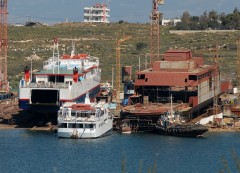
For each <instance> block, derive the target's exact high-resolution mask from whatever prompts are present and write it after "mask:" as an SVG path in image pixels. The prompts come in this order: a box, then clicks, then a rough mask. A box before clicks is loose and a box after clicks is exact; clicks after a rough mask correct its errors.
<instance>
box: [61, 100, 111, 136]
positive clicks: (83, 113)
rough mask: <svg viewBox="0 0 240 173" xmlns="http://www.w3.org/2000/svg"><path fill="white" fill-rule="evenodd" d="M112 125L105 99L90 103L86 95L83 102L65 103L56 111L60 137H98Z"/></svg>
mask: <svg viewBox="0 0 240 173" xmlns="http://www.w3.org/2000/svg"><path fill="white" fill-rule="evenodd" d="M112 126H113V117H112V115H111V114H110V113H109V110H108V103H106V102H105V100H101V101H99V102H98V103H90V99H89V98H88V95H87V96H86V101H85V103H77V104H76V103H72V102H71V103H70V102H69V103H65V104H64V106H63V107H61V108H60V110H59V111H58V130H57V132H58V137H60V138H98V137H101V136H104V135H105V134H106V133H107V132H109V131H110V130H111V129H112Z"/></svg>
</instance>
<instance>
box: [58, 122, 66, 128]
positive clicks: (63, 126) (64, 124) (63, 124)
mask: <svg viewBox="0 0 240 173" xmlns="http://www.w3.org/2000/svg"><path fill="white" fill-rule="evenodd" d="M58 127H59V128H67V123H61V124H59V125H58Z"/></svg>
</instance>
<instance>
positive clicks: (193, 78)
mask: <svg viewBox="0 0 240 173" xmlns="http://www.w3.org/2000/svg"><path fill="white" fill-rule="evenodd" d="M188 80H197V75H189V76H188Z"/></svg>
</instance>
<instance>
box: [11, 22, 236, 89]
mask: <svg viewBox="0 0 240 173" xmlns="http://www.w3.org/2000/svg"><path fill="white" fill-rule="evenodd" d="M149 28H150V25H149V24H127V23H122V24H119V23H111V24H83V23H68V24H57V25H54V26H37V27H25V26H24V27H17V26H10V27H9V51H8V74H9V81H10V85H11V86H12V87H13V89H16V88H17V85H18V81H19V79H20V78H21V77H22V75H23V74H22V72H23V69H24V67H25V66H26V65H28V66H30V60H29V59H31V58H28V57H30V56H33V55H34V58H33V69H41V68H42V63H43V61H44V60H46V59H47V58H48V57H50V56H52V47H53V38H55V37H58V38H59V49H60V54H63V52H65V53H70V50H71V44H72V40H73V41H74V42H75V45H76V51H77V53H90V54H91V55H93V56H96V57H99V58H100V63H101V66H102V81H103V82H104V81H106V80H111V78H112V77H111V76H112V74H111V73H112V67H114V65H115V62H116V51H115V47H116V40H117V38H122V37H123V35H124V34H125V35H126V36H131V37H132V38H131V39H130V40H128V41H126V42H124V43H123V44H122V45H121V48H122V50H121V64H122V65H133V69H134V71H133V73H134V72H135V70H137V69H138V68H139V67H138V63H139V57H140V58H141V68H142V69H143V68H144V66H145V65H144V63H145V54H146V53H149V33H150V31H149ZM238 37H239V31H236V32H216V33H214V32H207V33H206V32H200V33H185V34H177V33H170V32H169V29H168V27H162V28H161V45H160V49H161V50H160V51H161V53H163V52H164V51H166V50H167V49H170V48H173V49H192V50H193V51H194V53H195V54H196V55H203V56H204V57H205V60H206V61H208V62H209V63H211V61H212V59H213V57H214V52H213V48H215V45H216V43H217V44H218V45H219V47H220V50H219V55H220V65H221V72H222V74H230V75H232V74H233V73H235V64H236V62H235V61H236V54H237V46H236V41H237V39H238ZM35 54H36V55H35ZM233 77H234V76H233Z"/></svg>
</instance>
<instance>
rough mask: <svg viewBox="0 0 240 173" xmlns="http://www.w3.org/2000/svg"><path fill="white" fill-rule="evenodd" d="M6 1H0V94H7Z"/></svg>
mask: <svg viewBox="0 0 240 173" xmlns="http://www.w3.org/2000/svg"><path fill="white" fill-rule="evenodd" d="M7 4H8V0H0V92H1V93H7V92H9V84H8V78H7V48H8V19H7V15H8V9H7Z"/></svg>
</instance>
